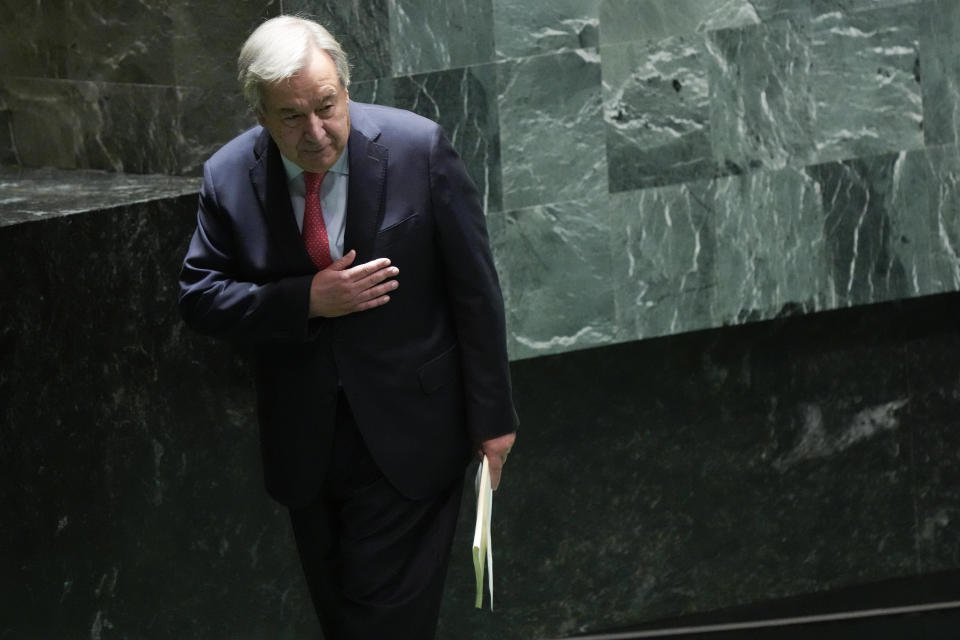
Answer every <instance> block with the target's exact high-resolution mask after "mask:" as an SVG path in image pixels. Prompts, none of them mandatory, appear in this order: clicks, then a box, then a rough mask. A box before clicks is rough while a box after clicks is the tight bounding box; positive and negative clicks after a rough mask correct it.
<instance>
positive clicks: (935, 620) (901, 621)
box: [576, 571, 960, 640]
mask: <svg viewBox="0 0 960 640" xmlns="http://www.w3.org/2000/svg"><path fill="white" fill-rule="evenodd" d="M911 608H925V609H926V610H921V611H916V610H913V611H911V610H909V609H911ZM822 618H827V619H822ZM768 623H769V624H768ZM754 625H755V626H754ZM576 637H578V638H582V639H584V640H585V639H586V638H596V639H597V640H599V639H600V638H604V639H607V640H630V639H632V638H636V639H637V640H639V639H640V638H677V639H680V640H694V639H697V640H700V639H703V640H706V639H709V640H748V639H749V640H806V639H810V638H815V639H816V640H860V639H864V640H867V639H869V640H901V639H903V640H907V639H909V640H958V639H960V571H949V572H943V573H937V574H931V575H925V576H920V577H912V578H911V577H908V578H897V579H893V580H886V581H883V582H877V583H874V584H868V585H861V586H857V587H851V588H847V589H839V590H836V591H832V592H828V593H821V594H815V595H809V596H798V597H794V598H787V599H783V600H774V601H770V602H764V603H759V604H756V605H750V606H744V607H736V608H732V609H727V610H724V611H716V612H710V613H703V614H696V615H690V616H684V617H680V618H673V619H669V620H660V621H656V622H652V623H648V624H644V625H639V626H636V627H632V628H621V629H605V630H596V631H592V632H590V633H587V634H581V635H579V636H576Z"/></svg>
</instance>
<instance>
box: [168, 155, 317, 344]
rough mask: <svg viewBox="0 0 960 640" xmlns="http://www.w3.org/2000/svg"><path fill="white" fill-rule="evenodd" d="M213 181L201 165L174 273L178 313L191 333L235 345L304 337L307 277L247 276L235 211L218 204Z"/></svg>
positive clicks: (240, 227) (248, 270) (243, 241)
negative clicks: (187, 238)
mask: <svg viewBox="0 0 960 640" xmlns="http://www.w3.org/2000/svg"><path fill="white" fill-rule="evenodd" d="M215 184H216V181H215V179H214V176H213V175H212V171H211V169H210V167H209V166H204V176H203V186H202V187H201V191H200V205H199V211H198V213H197V229H196V231H195V232H194V235H193V238H192V240H191V242H190V247H189V249H188V250H187V255H186V257H185V258H184V262H183V268H182V269H181V271H180V299H179V307H180V313H181V315H182V316H183V318H184V320H185V321H186V323H187V324H188V325H189V326H191V327H192V328H193V329H195V330H197V331H199V332H200V333H204V334H207V335H213V336H217V337H222V338H226V339H229V340H231V341H235V342H240V343H258V342H263V341H276V340H284V341H297V340H305V339H306V338H307V337H308V334H309V329H310V328H311V327H312V326H313V323H310V322H308V308H309V299H310V283H311V281H312V276H310V275H303V276H296V277H278V278H276V279H272V280H263V279H262V276H260V277H256V276H253V275H252V273H253V270H252V269H251V268H250V267H249V266H248V265H249V260H250V256H248V255H242V253H243V252H244V251H245V250H246V249H245V246H246V243H249V242H253V241H256V242H263V241H264V240H265V239H264V238H256V239H251V238H244V237H243V235H242V234H243V222H242V218H241V216H240V215H239V214H238V212H235V211H227V210H226V209H225V208H224V207H222V206H221V204H220V199H219V198H218V194H217V189H216V187H215Z"/></svg>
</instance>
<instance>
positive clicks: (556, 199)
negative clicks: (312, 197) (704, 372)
mask: <svg viewBox="0 0 960 640" xmlns="http://www.w3.org/2000/svg"><path fill="white" fill-rule="evenodd" d="M8 4H9V3H8ZM6 8H7V9H8V11H7V13H6V15H8V20H7V21H5V22H4V24H3V25H0V33H2V34H7V35H9V36H10V38H9V40H4V41H3V43H0V51H3V52H5V54H6V55H5V56H4V57H3V62H2V63H0V162H3V163H4V164H20V165H23V166H55V167H61V168H81V169H102V170H110V171H123V172H128V173H143V174H164V173H165V174H172V175H197V174H198V173H199V171H200V165H201V163H202V162H203V160H204V159H205V158H206V157H208V156H209V154H210V153H212V152H213V151H214V150H215V149H216V148H217V147H218V146H219V145H220V144H222V143H223V142H224V141H226V140H228V139H229V138H230V137H232V136H233V135H235V134H236V133H238V132H239V131H242V130H243V129H245V128H246V127H248V126H250V125H251V124H252V123H253V116H252V114H251V113H250V112H249V110H248V109H247V107H246V105H245V104H244V103H243V101H242V99H240V98H239V96H238V95H237V92H236V90H235V89H234V88H233V87H232V83H233V80H232V76H233V71H232V68H233V64H234V63H233V55H234V53H235V50H236V47H237V46H238V43H239V42H241V41H242V39H243V37H244V35H245V34H246V32H247V31H248V30H249V29H250V28H251V27H252V26H253V25H254V24H256V23H257V22H258V21H259V20H260V19H262V18H264V17H268V16H271V15H276V14H278V13H280V12H288V13H290V12H296V11H305V12H307V13H311V14H313V15H316V16H317V17H318V18H319V19H320V20H321V21H323V22H325V23H326V24H327V25H328V26H330V27H331V30H332V31H333V32H334V33H335V34H337V35H339V36H341V37H342V38H343V41H344V46H345V47H346V49H347V51H348V53H349V54H350V55H351V57H352V60H353V71H354V73H353V76H354V81H355V82H354V84H353V86H352V87H351V97H352V98H353V99H355V100H361V101H367V100H368V101H373V102H378V103H381V104H389V105H395V106H399V107H403V108H409V109H412V110H414V111H417V112H418V113H422V114H424V115H427V116H428V117H431V118H434V119H436V120H438V121H439V122H441V123H442V124H443V125H444V127H445V128H446V129H447V131H448V132H449V133H450V135H451V138H453V139H454V144H455V146H456V148H457V149H458V150H459V151H460V153H461V154H462V155H463V157H464V160H465V162H466V164H467V167H468V170H469V172H470V174H471V175H472V176H473V178H474V180H475V181H476V182H477V183H478V186H479V188H480V191H481V193H482V194H483V197H484V200H485V205H486V209H487V212H488V214H489V216H488V221H489V223H490V225H491V228H492V231H493V233H495V234H500V235H499V236H498V237H499V238H500V240H498V242H500V243H501V250H500V251H499V252H498V258H497V259H498V265H499V267H500V269H501V271H502V272H503V278H504V280H505V281H510V282H514V283H524V285H523V286H524V287H526V286H530V287H533V289H534V290H535V291H536V293H534V292H523V293H522V294H521V292H520V289H519V288H518V287H516V286H515V287H514V288H513V291H514V293H513V294H512V297H511V300H513V301H516V303H517V305H518V306H517V307H516V308H513V309H511V310H510V313H511V318H512V323H513V324H512V325H511V332H512V335H513V336H515V337H516V339H515V340H514V341H512V343H511V344H512V346H511V353H512V354H513V357H515V358H526V357H531V356H537V355H544V354H549V353H558V352H564V351H568V350H575V349H579V348H585V347H592V346H597V345H600V344H607V343H608V342H609V341H611V340H612V341H613V342H619V341H629V340H635V339H638V338H645V337H652V336H659V335H668V334H672V333H677V332H683V331H689V330H696V329H701V328H707V327H717V326H724V325H726V324H739V323H744V322H751V321H755V320H761V319H765V318H771V317H776V316H777V315H781V314H789V313H805V312H811V311H818V310H825V309H832V308H840V307H844V306H848V305H859V304H869V303H872V302H879V301H883V300H889V299H893V298H897V297H901V296H915V295H928V294H933V293H939V292H949V291H954V290H956V287H957V286H958V285H957V283H958V281H960V278H958V277H957V276H956V275H955V274H954V269H955V262H956V260H955V259H954V258H953V256H952V251H953V250H952V248H951V247H953V246H954V242H953V238H952V234H953V233H954V232H953V228H954V226H955V225H954V222H953V221H954V218H955V217H956V214H955V207H956V189H957V170H958V169H957V164H956V161H955V156H956V146H955V145H956V144H957V142H958V135H957V132H958V131H960V125H958V124H957V121H958V117H957V113H958V107H957V105H958V104H960V91H958V89H957V87H958V86H960V66H958V64H957V56H956V53H955V46H954V45H955V43H956V42H957V41H960V8H958V7H957V5H956V3H955V2H952V0H751V1H750V2H747V1H745V0H711V1H709V2H693V1H691V0H677V1H671V2H667V1H666V0H606V1H604V2H601V1H600V0H560V1H558V2H551V3H543V2H537V3H532V4H531V3H528V2H519V1H517V0H484V1H483V2H480V3H463V2H460V3H456V2H455V3H438V2H436V1H435V0H376V2H368V3H359V4H358V3H346V4H344V3H336V2H331V1H327V0H295V1H291V2H283V3H277V2H264V3H261V4H259V5H250V6H247V7H244V8H242V9H241V10H238V11H233V10H231V11H227V10H226V9H223V8H222V7H220V6H212V5H210V4H209V3H208V2H207V1H206V0H193V1H192V2H190V3H186V4H181V5H178V6H177V7H172V6H171V7H167V6H165V5H156V4H151V5H150V6H144V7H142V8H140V9H138V10H137V11H133V12H132V13H130V15H126V16H124V17H123V18H121V17H119V16H118V9H117V7H114V6H112V5H102V4H101V5H97V6H94V5H92V4H90V3H79V4H76V3H74V4H70V5H64V4H62V3H60V4H47V5H43V6H39V5H38V6H34V5H29V6H21V5H10V6H9V7H6ZM224 12H226V14H230V15H226V14H225V13H224ZM208 23H215V24H216V28H210V27H208V26H207V24H208ZM75 24H95V25H98V26H97V27H96V28H95V29H88V30H85V31H83V32H82V33H80V32H79V30H77V29H70V28H68V27H69V25H75ZM134 34H137V35H134ZM21 40H22V42H21ZM4 47H5V48H4ZM74 49H76V51H74ZM50 139H56V140H57V141H58V142H57V144H53V145H51V144H49V143H48V142H47V141H48V140H50ZM921 185H922V186H921ZM582 203H589V207H590V208H591V209H592V210H594V211H597V212H601V211H603V212H605V213H603V214H602V215H603V216H605V217H606V222H605V224H606V225H607V228H608V230H609V239H608V242H607V243H606V244H605V243H602V242H601V239H600V235H599V234H598V233H597V229H599V227H597V228H593V229H592V231H591V232H590V233H586V234H584V230H583V227H582V225H583V224H584V223H585V224H587V226H590V224H592V223H591V222H589V221H587V220H579V219H577V218H576V216H574V215H571V214H569V213H565V214H563V215H559V216H558V217H556V220H555V224H554V225H553V226H552V227H551V228H549V229H547V228H545V227H544V228H540V227H541V225H543V224H546V222H545V221H546V220H549V219H550V215H546V216H545V217H544V215H545V214H544V212H546V211H551V212H559V211H566V212H573V211H575V210H576V209H577V208H578V207H580V206H581V205H582ZM670 207H676V208H675V209H671V208H670ZM551 215H552V214H551ZM818 216H819V217H820V218H821V221H820V223H819V224H818V223H817V220H816V219H817V217H818ZM675 219H676V220H679V221H682V223H678V224H673V221H674V220H675ZM521 220H523V221H525V222H524V223H523V224H517V222H518V221H521ZM533 221H539V222H533ZM508 223H509V224H508ZM530 225H532V227H536V228H538V229H539V230H537V231H534V230H533V228H532V227H531V226H530ZM508 229H509V233H507V230H508ZM501 232H503V233H501ZM638 232H639V235H638ZM791 233H795V234H797V235H795V236H790V234H791ZM581 238H583V239H582V240H581ZM654 238H656V240H654ZM903 238H907V240H906V241H905V240H903ZM527 240H532V241H534V242H544V243H546V244H545V246H546V247H553V246H555V245H556V243H558V242H564V243H566V248H565V250H564V251H565V252H566V253H567V254H569V255H578V254H580V255H582V254H583V253H584V251H585V250H589V251H597V252H599V253H598V259H597V260H596V261H594V263H593V264H591V265H590V266H589V267H587V266H586V265H585V264H584V263H583V262H582V261H575V262H574V263H573V264H571V265H570V268H569V269H566V267H567V265H566V264H563V263H562V262H560V261H556V263H554V261H550V262H548V263H543V264H541V265H538V267H537V268H534V269H532V270H531V269H530V267H527V266H523V265H526V264H529V263H528V262H527V258H528V256H529V255H535V254H536V253H538V252H540V253H543V250H544V248H543V247H540V248H537V247H533V249H532V250H528V251H525V252H524V251H523V249H522V247H523V243H524V242H526V241H527ZM698 243H699V244H698ZM601 247H604V248H601ZM606 247H609V249H607V248H606ZM515 252H520V253H519V254H515ZM607 256H609V260H608V259H607ZM544 264H551V265H552V266H551V267H550V269H549V270H548V269H545V268H544V266H543V265H544ZM608 265H609V266H608ZM513 269H518V270H520V269H525V270H527V271H525V272H524V273H519V272H518V273H512V272H511V270H513ZM565 270H566V271H568V272H569V273H568V275H565V273H564V271H565ZM600 279H603V280H604V285H603V286H601V287H599V288H596V287H591V288H590V290H589V291H586V292H584V291H581V290H579V289H576V288H572V287H577V286H581V285H582V284H583V283H585V282H588V283H593V282H596V281H598V280H600ZM611 290H612V291H613V300H614V303H613V310H612V312H611V307H610V306H609V304H607V302H606V301H609V299H610V298H609V292H610V291H611ZM577 297H584V298H586V299H589V300H590V301H591V302H597V304H596V305H593V304H591V305H576V306H575V307H573V308H571V309H569V310H567V309H564V310H562V312H556V310H555V309H556V307H555V305H552V304H551V302H552V301H557V300H568V299H571V298H577ZM598 298H599V299H602V300H603V301H604V302H602V303H601V302H599V300H598ZM544 301H548V302H544ZM535 304H536V305H540V304H547V306H548V308H550V309H551V311H550V312H549V313H545V312H538V310H537V309H536V308H535V306H534V305H535ZM611 313H612V315H611ZM578 324H579V325H580V326H577V325H578Z"/></svg>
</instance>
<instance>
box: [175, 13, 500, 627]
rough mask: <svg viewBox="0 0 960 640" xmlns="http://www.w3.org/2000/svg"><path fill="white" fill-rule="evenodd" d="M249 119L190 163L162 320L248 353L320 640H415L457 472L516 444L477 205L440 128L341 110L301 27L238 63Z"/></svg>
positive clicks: (253, 45)
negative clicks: (190, 227) (189, 231)
mask: <svg viewBox="0 0 960 640" xmlns="http://www.w3.org/2000/svg"><path fill="white" fill-rule="evenodd" d="M239 68H240V82H241V84H242V87H243V91H244V93H245V95H246V96H247V97H248V99H249V100H250V103H251V105H252V106H253V108H254V110H255V111H256V114H257V119H258V121H259V123H260V126H259V127H256V128H254V129H251V130H249V131H247V132H245V133H243V134H241V135H240V136H238V137H237V138H235V139H234V140H232V141H231V142H229V143H227V144H226V145H225V146H224V147H223V148H222V149H220V150H219V151H218V152H217V153H215V154H214V155H213V156H212V157H211V158H210V160H209V161H208V162H207V163H206V165H205V167H204V180H203V188H202V191H201V193H200V208H199V214H198V220H197V230H196V233H195V234H194V237H193V240H192V242H191V244H190V248H189V250H188V252H187V255H186V258H185V259H184V264H183V270H182V272H181V276H180V286H181V295H180V308H181V312H182V314H183V317H184V319H185V320H186V322H187V323H188V324H189V325H190V326H192V327H194V328H195V329H197V330H198V331H201V332H203V333H207V334H210V335H215V336H222V337H224V338H227V339H230V340H232V341H235V342H237V343H240V344H243V345H244V346H245V347H247V348H249V350H250V351H252V353H253V360H254V362H253V365H254V371H255V379H256V389H257V402H258V417H259V423H260V436H261V446H262V453H263V467H264V474H265V480H266V486H267V489H268V491H269V492H270V494H271V495H272V496H273V497H275V498H276V499H277V500H279V501H280V502H281V503H283V504H285V505H287V506H288V507H289V508H290V515H291V521H292V524H293V531H294V536H295V538H296V541H297V547H298V550H299V553H300V558H301V561H302V564H303V569H304V573H305V575H306V578H307V584H308V586H309V588H310V593H311V596H312V598H313V602H314V605H315V607H316V610H317V614H318V616H319V618H320V621H321V624H322V627H323V629H324V634H325V636H326V637H327V638H328V639H330V640H336V639H340V638H343V639H351V640H353V639H361V638H363V639H376V640H383V639H385V638H400V639H403V640H415V639H419V638H432V637H433V636H434V633H435V629H436V623H437V617H438V612H439V606H440V599H441V594H442V589H443V580H444V576H445V574H446V566H447V559H448V557H449V553H450V543H451V540H452V538H453V531H454V527H455V524H456V519H457V512H458V510H459V504H460V495H461V493H462V490H463V478H464V471H465V468H466V465H467V464H468V463H469V461H470V459H471V458H473V457H475V455H476V454H478V453H480V454H485V455H486V456H487V457H488V459H489V460H490V466H491V470H492V476H493V482H494V485H496V484H497V483H498V482H499V476H500V469H501V468H502V465H503V463H504V461H505V460H506V458H507V453H508V452H509V451H510V447H511V446H512V445H513V442H514V437H515V435H514V432H515V430H516V426H517V418H516V413H515V412H514V409H513V403H512V400H511V392H510V378H509V369H508V362H507V357H506V348H505V343H506V340H505V328H504V315H503V302H502V298H501V295H500V290H499V285H498V282H497V276H496V273H495V271H494V266H493V260H492V258H491V255H490V249H489V246H488V240H487V234H486V228H485V223H484V217H483V211H482V207H481V203H480V199H479V197H478V194H477V191H476V188H475V187H474V185H473V184H472V183H471V181H470V179H469V178H468V176H467V174H466V172H465V170H464V167H463V164H462V162H461V161H460V158H459V157H458V156H457V154H456V152H455V151H454V150H453V148H452V147H451V145H450V142H449V141H448V140H447V138H446V136H445V135H444V133H443V131H442V130H441V129H440V128H439V127H438V126H437V125H436V124H435V123H433V122H431V121H429V120H426V119H424V118H421V117H419V116H416V115H414V114H412V113H408V112H405V111H400V110H397V109H390V108H386V107H380V106H374V105H367V104H360V103H355V102H351V101H350V99H349V94H348V87H349V67H348V64H347V60H346V57H345V55H344V53H343V50H342V49H341V47H340V45H339V44H338V43H337V42H336V40H334V39H333V38H332V37H331V36H330V34H329V33H327V31H326V30H325V29H323V27H321V26H320V25H318V24H317V23H315V22H312V21H309V20H303V19H300V18H293V17H289V16H284V17H280V18H275V19H273V20H270V21H267V22H266V23H264V24H262V25H261V26H260V27H259V28H258V29H256V30H255V31H254V32H253V34H252V35H251V36H250V37H249V39H248V40H247V41H246V43H245V44H244V46H243V49H242V51H241V53H240V58H239Z"/></svg>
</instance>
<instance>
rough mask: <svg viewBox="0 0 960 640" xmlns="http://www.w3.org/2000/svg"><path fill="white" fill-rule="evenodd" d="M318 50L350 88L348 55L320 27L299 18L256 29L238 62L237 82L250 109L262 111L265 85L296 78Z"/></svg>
mask: <svg viewBox="0 0 960 640" xmlns="http://www.w3.org/2000/svg"><path fill="white" fill-rule="evenodd" d="M316 49H319V50H320V51H325V52H326V53H327V54H328V55H329V56H330V58H331V59H332V60H333V65H334V67H336V69H337V77H338V78H339V79H340V84H342V85H343V86H344V88H348V87H349V86H350V65H349V63H348V62H347V54H346V53H344V51H343V48H342V47H341V46H340V43H339V42H337V40H336V38H334V37H333V36H332V35H330V32H329V31H327V30H326V29H324V28H323V27H322V26H320V25H319V24H318V23H316V22H314V21H313V20H308V19H306V18H301V17H299V16H278V17H276V18H271V19H270V20H267V21H266V22H264V23H263V24H261V25H260V26H259V27H257V28H256V29H255V30H254V32H253V33H251V34H250V37H249V38H247V41H246V42H244V43H243V48H242V49H241V50H240V57H239V58H238V59H237V68H238V71H239V73H238V74H237V79H238V80H239V81H240V87H241V89H242V90H243V95H244V96H245V97H246V98H247V102H249V103H250V106H251V107H253V109H255V110H257V111H262V110H263V85H265V84H272V83H274V82H279V81H281V80H286V79H288V78H291V77H293V76H294V75H296V74H297V73H298V72H299V71H301V70H302V69H303V67H304V66H305V65H306V63H307V60H308V57H309V56H310V54H311V52H312V51H314V50H316Z"/></svg>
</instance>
